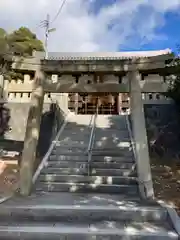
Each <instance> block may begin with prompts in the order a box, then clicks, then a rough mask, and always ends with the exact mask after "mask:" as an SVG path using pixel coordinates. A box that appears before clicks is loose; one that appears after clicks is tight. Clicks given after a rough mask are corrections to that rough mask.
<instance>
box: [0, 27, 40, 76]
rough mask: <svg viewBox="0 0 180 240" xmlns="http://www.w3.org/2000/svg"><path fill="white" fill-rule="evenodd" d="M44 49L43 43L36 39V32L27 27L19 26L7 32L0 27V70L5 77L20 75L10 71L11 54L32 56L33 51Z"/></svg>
mask: <svg viewBox="0 0 180 240" xmlns="http://www.w3.org/2000/svg"><path fill="white" fill-rule="evenodd" d="M34 50H36V51H44V47H43V43H42V42H41V41H40V40H39V39H37V37H36V34H34V33H32V32H31V31H30V30H29V29H28V28H26V27H21V28H19V29H18V30H16V31H14V32H12V33H10V34H8V33H7V32H6V31H5V30H4V29H3V28H0V72H1V74H2V73H3V74H4V75H5V77H6V78H8V79H10V78H13V79H16V78H20V76H21V77H22V75H21V74H17V73H15V72H13V71H10V70H9V68H10V64H11V59H12V56H14V55H18V56H24V57H27V56H32V53H33V51H34Z"/></svg>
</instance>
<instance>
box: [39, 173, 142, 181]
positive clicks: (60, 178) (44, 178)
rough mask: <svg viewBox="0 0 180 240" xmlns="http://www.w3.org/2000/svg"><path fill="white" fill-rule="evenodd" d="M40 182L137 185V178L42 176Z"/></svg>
mask: <svg viewBox="0 0 180 240" xmlns="http://www.w3.org/2000/svg"><path fill="white" fill-rule="evenodd" d="M38 181H47V182H70V183H86V184H87V183H88V184H98V183H101V184H137V178H135V177H119V176H117V177H116V176H115V177H114V176H108V177H107V176H81V175H59V174H53V173H52V174H40V176H39V177H38Z"/></svg>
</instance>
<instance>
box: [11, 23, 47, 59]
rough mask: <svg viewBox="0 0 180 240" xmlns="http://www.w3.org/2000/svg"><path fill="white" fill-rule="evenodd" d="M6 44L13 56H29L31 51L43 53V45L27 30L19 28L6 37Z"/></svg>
mask: <svg viewBox="0 0 180 240" xmlns="http://www.w3.org/2000/svg"><path fill="white" fill-rule="evenodd" d="M8 44H9V46H10V48H11V49H12V52H13V53H14V54H15V55H22V56H31V55H32V52H33V50H37V51H43V50H44V47H43V43H42V42H41V41H40V40H38V39H37V37H36V35H35V34H34V33H32V32H31V31H30V30H29V29H28V28H25V27H21V28H19V29H18V30H17V31H14V32H13V33H11V34H9V35H8Z"/></svg>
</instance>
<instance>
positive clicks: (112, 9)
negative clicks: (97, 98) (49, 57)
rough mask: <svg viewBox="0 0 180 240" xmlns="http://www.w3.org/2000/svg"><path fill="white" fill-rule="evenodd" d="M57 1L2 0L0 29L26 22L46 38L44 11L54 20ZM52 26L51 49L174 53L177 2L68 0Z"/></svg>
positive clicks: (178, 36) (178, 39)
mask: <svg viewBox="0 0 180 240" xmlns="http://www.w3.org/2000/svg"><path fill="white" fill-rule="evenodd" d="M61 1H62V0H0V24H1V25H0V27H3V28H5V29H6V30H7V31H12V30H14V29H17V28H19V27H20V26H27V27H29V28H30V29H31V30H32V31H34V32H35V33H36V34H37V36H38V37H39V38H40V39H41V40H42V41H44V29H42V28H40V27H38V24H39V23H40V21H42V20H43V19H45V17H46V14H47V13H49V14H50V16H51V19H52V18H53V17H54V16H55V14H56V12H57V10H58V8H59V6H60V4H61ZM34 6H36V7H34ZM51 27H56V32H54V33H52V34H51V36H50V38H49V51H66V52H67V51H68V52H71V51H73V52H74V51H83V52H85V51H86V52H93V51H136V50H138V51H139V50H158V49H166V48H171V49H172V50H174V51H175V50H176V49H177V44H178V43H180V0H67V3H66V4H65V6H64V8H63V11H62V12H61V14H60V16H59V17H58V19H57V20H56V21H55V22H54V23H53V24H52V25H51Z"/></svg>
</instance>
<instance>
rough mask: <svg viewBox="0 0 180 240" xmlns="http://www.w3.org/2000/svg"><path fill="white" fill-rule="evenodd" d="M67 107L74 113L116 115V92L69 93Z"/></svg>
mask: <svg viewBox="0 0 180 240" xmlns="http://www.w3.org/2000/svg"><path fill="white" fill-rule="evenodd" d="M69 109H70V110H71V111H73V112H75V113H76V114H95V113H97V114H103V115H106V114H107V115H109V114H110V115H112V114H113V115H118V114H119V112H118V94H114V93H113V94H112V93H91V94H88V93H79V94H77V93H75V94H74V93H73V94H69Z"/></svg>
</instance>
